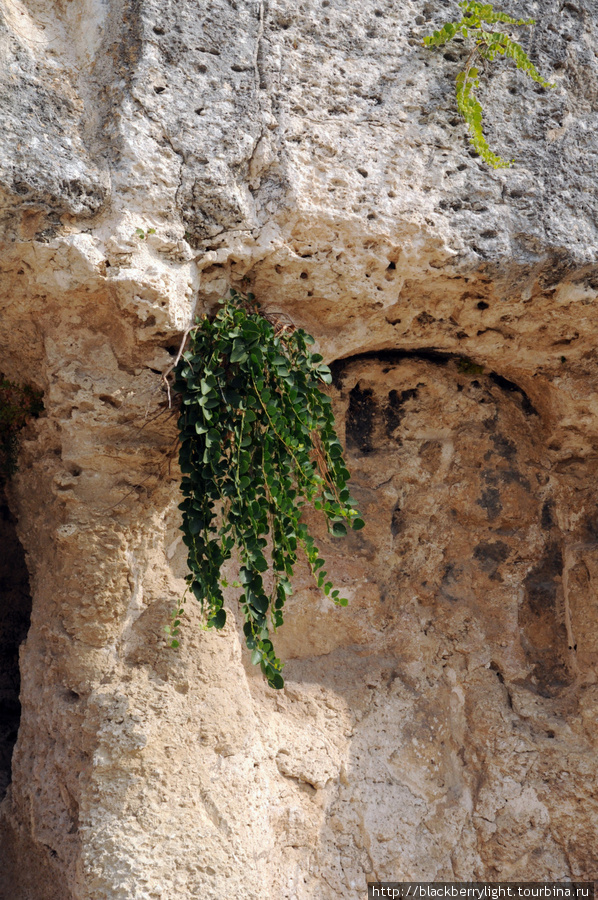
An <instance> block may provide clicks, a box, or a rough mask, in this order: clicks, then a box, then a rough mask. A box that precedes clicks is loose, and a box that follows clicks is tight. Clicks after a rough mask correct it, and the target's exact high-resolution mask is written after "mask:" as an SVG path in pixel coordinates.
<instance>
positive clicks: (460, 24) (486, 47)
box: [424, 0, 556, 169]
mask: <svg viewBox="0 0 598 900" xmlns="http://www.w3.org/2000/svg"><path fill="white" fill-rule="evenodd" d="M459 6H460V7H461V9H462V10H463V13H464V15H463V17H462V18H461V19H459V21H457V22H446V23H445V24H444V25H443V26H442V28H441V29H440V31H435V32H434V34H430V35H428V36H427V37H425V38H424V46H425V47H430V48H431V47H443V46H444V44H446V43H447V42H448V41H450V40H452V39H453V38H454V37H461V36H462V37H464V38H466V39H467V40H468V41H469V42H470V44H471V45H472V46H471V50H470V53H469V56H468V57H467V61H466V63H465V68H464V70H463V71H462V72H459V74H458V75H457V106H458V107H459V112H460V113H461V115H462V116H463V118H464V119H465V123H466V125H467V129H468V131H469V140H470V143H471V145H472V147H473V149H474V150H475V151H476V152H477V153H479V154H480V156H481V157H482V159H483V160H484V162H486V163H488V165H489V166H492V168H493V169H505V168H508V167H509V166H511V165H512V163H513V161H512V160H506V159H501V157H500V156H497V155H496V153H494V152H493V150H491V149H490V146H489V144H488V141H487V140H486V138H485V136H484V132H483V130H482V105H481V103H480V102H479V100H478V99H477V97H476V96H475V94H474V91H476V90H478V88H479V86H480V79H479V69H478V68H477V67H476V66H475V65H474V63H475V61H476V57H478V58H479V59H480V60H481V61H484V60H488V61H490V62H491V61H492V60H494V59H496V57H497V56H509V57H510V58H511V59H512V60H513V61H514V62H515V65H516V66H517V68H518V69H521V70H522V71H523V72H525V74H526V75H529V77H530V78H531V79H532V80H533V81H537V82H538V84H540V85H542V87H547V88H554V87H556V85H554V84H552V83H551V82H549V81H546V80H545V79H544V78H543V77H542V76H541V75H540V73H539V72H538V70H537V68H536V67H535V66H534V64H533V63H532V61H531V60H530V58H529V57H528V56H527V54H526V52H525V51H524V49H523V47H522V46H521V44H518V43H517V41H514V40H513V39H512V38H511V37H510V36H509V35H508V34H506V33H505V32H504V31H494V30H493V29H492V26H493V25H496V24H498V23H499V22H500V23H501V24H502V25H512V26H513V25H515V26H521V25H533V24H534V23H535V21H536V20H535V19H514V18H513V16H509V15H508V14H507V13H504V12H499V11H498V10H495V9H494V7H493V6H492V4H491V3H479V2H477V0H461V2H460V3H459Z"/></svg>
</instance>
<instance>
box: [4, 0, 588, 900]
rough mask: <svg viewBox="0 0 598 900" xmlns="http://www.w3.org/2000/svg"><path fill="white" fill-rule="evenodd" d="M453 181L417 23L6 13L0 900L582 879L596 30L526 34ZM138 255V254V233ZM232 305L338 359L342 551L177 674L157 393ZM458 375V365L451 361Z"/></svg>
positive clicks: (558, 24) (248, 10)
mask: <svg viewBox="0 0 598 900" xmlns="http://www.w3.org/2000/svg"><path fill="white" fill-rule="evenodd" d="M513 9H514V11H516V12H518V13H520V14H523V13H524V14H525V15H528V14H531V15H535V16H536V17H537V19H538V24H537V25H536V26H535V27H534V29H533V30H532V31H531V33H530V34H529V35H527V36H526V37H524V38H523V40H524V42H525V46H526V47H527V49H528V50H529V52H530V54H531V56H532V58H533V59H534V61H535V62H536V63H537V64H538V65H539V66H540V68H541V69H542V70H543V71H544V72H546V73H547V74H548V75H549V76H550V77H551V78H553V79H554V80H555V81H556V82H557V88H556V89H555V90H554V91H546V90H543V89H540V88H538V87H537V86H534V85H532V84H531V83H529V84H527V83H526V81H525V79H524V78H523V76H522V75H521V74H520V73H518V72H517V71H516V70H515V69H514V68H513V67H512V66H511V65H510V64H509V63H505V62H503V63H501V64H497V66H496V70H495V74H493V75H492V77H491V79H490V82H489V85H488V88H487V90H486V97H487V100H486V103H485V106H486V108H487V116H488V122H489V131H490V133H491V135H492V140H493V143H494V145H495V146H496V148H497V149H498V150H499V152H501V153H503V154H505V155H509V156H514V157H516V159H517V165H516V167H515V168H513V169H511V170H503V171H500V172H492V171H489V170H488V169H487V168H486V167H485V166H484V165H483V164H481V163H480V160H479V159H478V158H476V157H475V156H472V154H471V152H470V151H469V147H468V144H467V141H466V139H465V136H464V129H463V125H462V124H461V122H460V121H459V119H458V116H457V114H456V109H455V102H454V99H453V78H454V75H455V73H456V71H458V67H459V61H460V60H462V58H463V56H464V54H465V53H466V50H465V49H464V48H463V47H459V46H455V47H454V48H453V49H452V50H451V51H450V52H448V53H447V54H443V53H441V52H435V53H431V52H429V51H427V50H424V49H423V48H422V47H421V38H422V36H423V35H424V34H425V33H427V32H428V31H430V30H431V29H432V28H433V27H435V26H437V25H438V24H439V23H441V22H442V21H443V20H444V19H446V18H447V17H450V16H452V15H454V14H456V12H457V10H456V7H453V6H452V5H450V4H445V3H443V2H441V0H431V2H426V3H416V2H411V3H409V2H407V3H401V4H399V3H394V2H391V0H362V2H360V3H353V2H350V0H323V2H319V0H318V2H315V0H305V2H303V3H297V2H294V0H293V2H291V0H270V2H266V0H214V2H207V0H201V2H191V0H179V2H177V3H170V2H168V0H143V2H141V0H85V2H83V3H72V2H69V0H54V2H52V3H49V2H47V0H43V2H42V0H3V2H0V40H1V41H2V54H3V56H2V58H3V60H4V68H3V71H2V73H1V75H0V77H1V79H2V93H3V128H2V132H1V133H0V142H1V143H2V152H1V153H0V191H1V194H2V229H3V231H2V234H3V243H2V254H1V256H0V271H1V292H0V316H1V323H2V325H1V327H0V361H1V362H0V370H1V371H2V372H3V373H4V374H5V375H7V376H9V377H11V378H12V379H14V380H21V381H23V382H27V383H33V384H34V385H35V386H36V387H38V388H40V389H42V390H43V391H44V405H45V411H44V413H43V415H42V416H41V417H40V418H39V419H38V420H37V421H35V422H33V423H31V424H30V425H29V426H28V428H27V430H26V431H25V432H24V434H23V438H22V442H21V453H20V460H19V471H18V473H17V475H16V476H15V478H14V479H13V480H12V482H11V484H10V486H9V488H8V497H9V502H10V505H11V509H12V512H13V514H14V515H15V516H16V517H17V520H18V529H19V537H20V540H21V542H22V546H23V547H24V549H25V552H26V559H27V565H28V568H29V573H30V582H31V591H32V597H33V607H32V615H31V628H30V630H29V633H28V636H27V640H26V642H25V643H24V644H23V645H22V648H21V654H20V665H21V705H22V715H21V723H20V729H19V736H18V741H17V744H16V748H15V751H14V754H13V758H12V781H11V784H10V786H9V788H8V793H7V795H6V798H5V800H4V801H3V803H2V806H1V807H0V841H1V847H2V865H1V866H0V885H1V889H0V895H1V896H6V897H7V898H10V900H113V898H117V897H118V898H125V897H126V898H131V900H150V898H163V900H170V898H173V897H177V898H181V900H187V898H188V900H191V898H196V897H199V896H201V897H202V898H206V900H208V898H212V900H222V898H223V897H225V896H229V895H231V896H232V895H235V896H238V897H239V898H247V900H254V898H257V897H261V896H273V897H277V898H278V897H280V898H288V900H320V898H323V900H327V898H330V900H332V898H335V897H338V896H343V897H346V898H348V900H357V898H362V897H363V896H364V891H365V884H366V880H367V879H374V878H379V879H403V878H405V879H406V878H416V877H418V878H428V879H431V878H438V879H448V880H450V879H471V878H476V879H498V878H502V879H508V878H513V879H537V880H542V879H557V880H558V879H567V878H572V877H575V878H587V879H595V878H597V877H598V859H597V855H598V852H597V847H596V838H595V835H596V832H597V826H598V809H597V808H596V804H597V802H598V801H597V800H596V797H597V796H598V792H597V791H596V770H597V755H598V754H597V748H596V741H597V731H596V717H597V714H598V687H597V677H596V664H597V661H598V626H597V624H596V623H597V618H598V616H597V613H598V594H597V590H598V589H597V586H596V579H597V578H598V556H597V553H598V526H597V520H596V504H597V496H596V494H597V489H596V470H597V468H598V402H597V400H596V396H597V394H596V387H597V382H598V369H597V356H596V350H595V347H596V341H597V338H598V326H597V324H596V321H597V320H596V313H595V307H596V294H597V287H598V260H597V249H598V239H597V232H596V216H597V212H598V201H597V197H596V191H595V173H596V154H597V149H598V143H597V141H596V137H595V135H596V119H597V110H596V105H597V99H598V89H597V85H598V77H597V76H598V62H597V60H596V55H595V52H594V48H595V47H596V46H598V43H597V30H598V5H597V4H596V3H595V2H594V0H576V2H575V3H567V4H564V5H563V6H562V8H561V6H558V5H555V4H553V3H550V2H548V0H538V2H533V0H530V2H529V3H526V4H525V10H523V8H521V9H520V7H519V6H517V9H516V10H515V8H514V7H513ZM137 228H140V229H142V230H143V231H144V233H147V231H148V229H150V228H152V229H155V233H153V234H151V235H147V237H146V238H145V239H141V238H140V236H139V235H138V234H136V229H137ZM243 284H248V285H250V286H251V289H252V290H253V291H254V292H255V293H256V295H257V296H258V297H259V299H260V300H261V301H262V303H263V304H264V305H265V306H266V307H267V308H269V309H270V310H277V309H278V310H280V309H282V310H285V311H286V312H287V313H288V314H290V315H291V316H292V317H293V320H294V321H295V322H296V323H297V324H298V325H301V326H304V327H306V328H308V330H310V331H311V332H312V333H313V334H314V335H315V336H316V338H317V339H318V342H319V345H320V348H321V350H322V352H323V353H324V354H325V356H326V359H327V361H330V362H334V370H335V385H334V388H333V395H334V402H335V404H336V409H337V415H338V422H339V425H340V428H341V431H343V432H345V440H346V445H347V450H348V457H349V461H350V466H351V469H352V471H353V473H354V487H353V491H354V493H355V495H356V496H357V498H358V499H359V501H360V503H361V505H362V509H363V512H364V514H365V518H366V521H367V527H366V528H365V529H364V530H363V531H362V532H359V533H355V534H354V535H352V536H351V537H350V538H348V539H347V540H346V541H341V542H339V541H332V540H331V539H330V538H329V537H328V536H327V535H326V534H325V532H321V525H319V524H318V523H317V522H314V527H315V528H316V529H320V532H319V533H320V542H321V545H322V547H323V549H325V550H326V551H327V553H326V554H325V555H326V557H327V559H329V560H330V567H329V568H330V571H331V573H332V574H334V576H335V580H336V581H337V582H338V583H339V584H342V586H343V588H344V590H345V591H346V592H347V596H349V598H350V601H351V602H350V607H349V608H348V609H347V610H337V609H335V608H332V607H331V606H330V604H329V603H328V601H327V600H326V599H325V598H324V597H323V596H321V595H320V593H319V592H318V591H317V590H316V589H315V588H314V586H313V585H312V583H311V582H310V580H309V578H308V574H307V572H306V571H304V570H302V571H300V573H299V576H298V579H297V591H296V594H295V596H294V597H293V599H292V602H291V603H290V605H289V611H288V615H287V619H286V624H285V626H284V628H283V629H282V631H281V632H280V633H279V635H278V648H279V649H280V651H281V652H282V655H283V658H284V659H285V660H286V663H287V665H286V670H285V674H286V678H287V687H286V689H285V691H284V692H281V693H274V692H272V691H270V690H269V689H267V688H266V687H265V686H264V684H263V683H262V680H261V677H260V676H259V673H257V672H256V671H254V670H253V669H251V667H247V660H246V659H245V656H244V654H243V653H242V649H241V640H240V636H239V630H240V623H239V622H238V621H237V622H235V619H234V605H232V606H231V610H232V612H233V615H232V616H231V622H230V624H229V625H228V626H227V628H226V630H225V631H224V633H222V634H212V633H206V632H202V631H201V630H199V629H198V628H195V627H193V623H195V624H197V611H196V610H194V609H193V608H190V611H189V612H190V619H191V620H192V623H190V624H188V625H187V627H186V631H185V635H184V639H183V645H182V648H181V650H180V652H178V653H173V652H172V651H169V650H168V649H167V648H166V645H165V641H164V637H163V634H164V632H163V628H164V624H165V623H166V622H167V620H168V614H169V610H170V609H171V608H172V605H173V603H174V602H175V600H176V598H177V597H179V596H180V595H181V593H182V590H183V584H184V583H183V577H184V574H185V565H184V562H185V560H184V552H183V549H184V548H183V547H182V544H181V539H180V532H179V531H178V524H179V522H178V512H177V504H178V502H179V498H178V496H177V470H176V459H175V456H176V446H175V441H176V429H175V422H174V419H173V417H172V416H170V415H169V412H168V409H167V404H166V396H165V393H164V391H163V388H162V385H161V380H160V373H161V372H162V371H164V370H165V369H166V368H167V366H168V365H169V364H170V363H171V361H172V357H173V355H174V354H175V353H176V350H177V348H178V345H179V343H180V339H181V335H182V332H183V330H184V329H185V327H186V326H187V325H188V324H189V323H190V322H191V321H192V317H193V315H194V313H195V312H199V313H201V312H203V311H204V310H206V309H209V308H210V307H211V305H212V304H213V303H214V301H215V300H216V299H217V298H218V296H219V295H220V294H221V293H222V292H224V291H225V290H226V289H227V287H228V286H229V285H235V286H239V285H243ZM467 360H471V361H472V362H468V361H467Z"/></svg>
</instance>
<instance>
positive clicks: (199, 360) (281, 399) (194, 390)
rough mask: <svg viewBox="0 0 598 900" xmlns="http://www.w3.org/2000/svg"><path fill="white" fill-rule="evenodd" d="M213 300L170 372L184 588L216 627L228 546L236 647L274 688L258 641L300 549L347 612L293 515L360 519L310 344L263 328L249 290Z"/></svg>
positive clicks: (274, 618)
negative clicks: (239, 618) (236, 564)
mask: <svg viewBox="0 0 598 900" xmlns="http://www.w3.org/2000/svg"><path fill="white" fill-rule="evenodd" d="M220 304H221V306H220V310H219V312H218V313H217V314H216V315H215V316H213V317H212V318H210V317H204V318H203V319H201V320H198V321H197V325H196V326H195V327H194V328H192V329H191V331H190V334H189V347H188V349H187V350H186V351H185V352H184V353H183V354H182V357H181V360H180V362H179V363H178V365H177V367H176V369H175V381H174V390H175V391H176V392H178V393H179V394H180V395H181V405H180V418H179V431H180V441H181V447H180V454H179V460H180V467H181V472H182V482H181V490H182V493H183V495H184V497H185V499H184V500H183V502H182V503H181V505H180V507H179V508H180V509H181V510H182V513H183V524H182V526H181V528H182V531H183V535H184V537H183V540H184V542H185V544H186V546H187V548H188V566H189V575H188V576H187V584H188V591H190V592H191V593H192V594H193V595H194V596H195V597H196V598H197V600H198V601H199V603H200V604H201V607H202V610H203V613H204V616H205V622H206V625H207V627H208V628H222V627H223V626H224V624H225V622H226V612H225V610H224V596H223V593H222V588H223V587H226V586H228V585H227V584H226V582H225V581H224V580H223V578H222V575H221V569H222V565H223V564H224V563H225V562H226V560H228V559H230V557H231V554H232V552H233V550H234V548H236V549H237V552H238V556H239V560H240V568H239V575H238V579H237V580H236V581H235V582H233V585H232V586H234V587H236V588H238V589H239V590H240V595H239V603H240V606H241V609H242V611H243V615H244V618H245V625H244V628H243V630H244V633H245V640H246V643H247V647H248V649H249V650H250V651H251V659H252V662H253V663H254V664H257V663H259V664H260V666H261V669H262V672H263V673H264V675H265V676H266V678H267V680H268V683H269V684H270V685H271V686H272V687H274V688H282V687H283V685H284V681H283V678H282V675H281V669H282V663H281V661H280V660H279V659H278V658H277V657H276V655H275V652H274V647H273V644H272V641H271V639H270V634H271V631H276V629H277V628H278V627H279V626H280V625H282V623H283V608H284V604H285V600H286V598H287V597H288V596H289V595H290V594H291V593H292V587H291V578H292V576H293V570H294V567H295V563H296V562H297V557H298V553H299V551H300V550H302V551H303V552H304V553H305V556H306V558H307V561H308V563H309V565H310V568H311V571H312V573H313V575H314V577H315V579H316V582H317V585H318V587H320V588H321V589H322V590H323V592H324V593H325V594H326V595H327V596H328V597H330V598H331V599H332V600H333V601H334V603H335V604H337V605H338V606H346V605H347V600H346V598H344V597H341V596H340V592H339V591H338V590H336V589H334V588H333V585H332V582H331V581H329V580H328V578H327V573H326V571H325V569H324V565H325V563H324V560H323V559H322V558H321V556H320V554H319V550H318V548H317V547H316V545H315V541H314V538H313V537H312V536H311V535H310V533H309V531H308V528H307V525H306V524H305V523H304V522H302V521H301V514H302V511H303V509H304V507H305V506H306V505H308V504H310V505H312V506H313V507H314V508H315V509H317V510H321V511H322V512H323V514H324V515H325V517H326V519H327V520H328V523H329V529H330V531H331V533H332V534H333V535H334V536H335V537H342V536H343V535H346V533H347V526H349V527H351V528H353V529H359V528H363V526H364V522H363V520H362V519H361V518H359V513H358V512H357V510H356V508H355V502H354V501H353V499H352V498H351V496H350V494H349V490H348V488H347V482H348V480H349V477H350V476H349V472H348V470H347V467H346V465H345V462H344V459H343V450H342V447H341V444H340V442H339V440H338V437H337V435H336V431H335V426H334V417H333V413H332V404H331V400H330V398H329V397H328V396H326V394H324V393H322V391H321V390H320V387H321V385H322V383H324V384H329V383H330V382H331V375H330V370H329V368H328V366H325V365H324V364H323V362H322V357H321V356H320V355H319V354H317V353H311V352H310V350H309V349H308V348H309V346H310V345H312V344H313V343H314V339H313V338H312V337H311V335H309V334H306V332H305V331H302V330H301V329H297V328H295V327H294V326H293V325H292V324H291V325H288V324H287V325H284V324H283V325H281V324H280V322H279V323H278V324H276V323H274V324H273V323H272V322H271V321H269V320H268V319H267V318H266V317H265V316H264V315H263V314H261V313H260V311H259V308H258V307H257V305H256V304H255V303H254V297H253V295H252V294H248V295H247V296H246V297H245V296H243V295H242V294H239V293H237V292H235V291H231V296H230V297H229V298H228V299H226V300H221V301H220ZM182 614H183V608H182V607H181V608H177V610H176V611H175V613H174V622H173V624H172V625H171V626H167V631H168V633H169V634H170V635H171V645H172V646H173V647H176V646H178V643H179V642H178V639H177V637H178V634H179V630H180V625H181V615H182Z"/></svg>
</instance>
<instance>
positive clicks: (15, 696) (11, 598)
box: [0, 483, 31, 801]
mask: <svg viewBox="0 0 598 900" xmlns="http://www.w3.org/2000/svg"><path fill="white" fill-rule="evenodd" d="M0 547H2V553H0V801H1V800H2V799H3V798H4V795H5V794H6V789H7V787H8V785H9V784H10V781H11V761H12V751H13V748H14V745H15V743H16V740H17V732H18V730H19V721H20V717H21V704H20V703H19V690H20V687H21V677H20V673H19V646H20V644H21V643H22V641H23V640H24V639H25V637H26V635H27V631H28V629H29V622H30V619H31V594H30V591H29V573H28V571H27V566H26V565H25V553H24V551H23V547H22V546H21V543H20V541H19V539H18V537H17V532H16V522H15V519H14V516H13V515H12V513H11V512H10V509H9V508H8V503H7V501H6V495H5V492H4V486H3V485H2V483H0Z"/></svg>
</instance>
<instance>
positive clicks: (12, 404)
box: [0, 375, 44, 482]
mask: <svg viewBox="0 0 598 900" xmlns="http://www.w3.org/2000/svg"><path fill="white" fill-rule="evenodd" d="M43 408H44V405H43V403H42V394H41V391H36V390H35V388H32V387H30V386H29V385H24V386H21V385H18V384H16V383H15V382H13V381H9V380H8V378H4V377H3V376H1V375H0V482H2V481H4V480H6V479H7V478H10V477H11V475H14V473H15V472H16V469H17V450H18V446H17V444H18V433H19V431H20V430H21V428H23V426H24V425H25V424H26V423H27V421H28V420H29V419H30V418H32V417H37V416H38V415H39V414H40V412H41V411H42V409H43Z"/></svg>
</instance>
